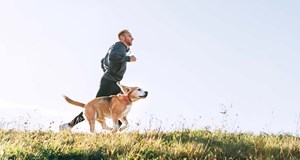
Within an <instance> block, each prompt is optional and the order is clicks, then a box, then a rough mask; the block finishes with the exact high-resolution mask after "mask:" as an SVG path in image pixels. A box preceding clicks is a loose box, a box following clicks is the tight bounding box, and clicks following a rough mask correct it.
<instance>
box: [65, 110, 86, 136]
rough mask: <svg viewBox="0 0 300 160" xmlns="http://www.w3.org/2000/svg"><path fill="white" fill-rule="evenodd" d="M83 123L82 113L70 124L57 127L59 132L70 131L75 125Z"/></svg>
mask: <svg viewBox="0 0 300 160" xmlns="http://www.w3.org/2000/svg"><path fill="white" fill-rule="evenodd" d="M82 121H84V117H83V112H81V113H80V114H79V115H78V116H76V117H75V118H74V119H73V120H72V121H71V122H69V123H65V124H62V125H60V126H59V130H60V131H63V130H71V129H72V128H73V127H74V126H75V125H76V124H78V123H80V122H82Z"/></svg>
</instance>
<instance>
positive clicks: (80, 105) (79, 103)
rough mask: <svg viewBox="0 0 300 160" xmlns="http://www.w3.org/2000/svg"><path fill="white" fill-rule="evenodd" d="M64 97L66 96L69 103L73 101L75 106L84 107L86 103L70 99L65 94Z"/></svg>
mask: <svg viewBox="0 0 300 160" xmlns="http://www.w3.org/2000/svg"><path fill="white" fill-rule="evenodd" d="M64 98H65V100H66V101H67V102H69V103H71V104H73V105H75V106H79V107H82V108H83V107H84V106H85V104H83V103H81V102H77V101H74V100H72V99H70V98H69V97H67V96H64Z"/></svg>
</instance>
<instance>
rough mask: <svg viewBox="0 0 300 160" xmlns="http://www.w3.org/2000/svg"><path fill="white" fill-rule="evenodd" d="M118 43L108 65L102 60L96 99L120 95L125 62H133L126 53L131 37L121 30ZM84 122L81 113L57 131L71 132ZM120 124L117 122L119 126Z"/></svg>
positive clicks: (108, 58)
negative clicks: (119, 83) (101, 74)
mask: <svg viewBox="0 0 300 160" xmlns="http://www.w3.org/2000/svg"><path fill="white" fill-rule="evenodd" d="M118 38H119V41H118V42H116V43H115V44H114V45H113V46H112V47H111V48H110V49H109V51H108V53H107V56H105V58H107V59H106V60H108V63H107V64H105V63H103V61H105V58H104V59H103V60H102V65H105V67H103V66H102V68H103V70H104V74H103V76H102V78H101V82H100V88H99V90H98V92H97V95H96V97H102V96H110V95H116V94H118V93H121V92H122V91H121V89H120V88H119V86H118V85H117V82H120V81H121V80H122V79H123V76H124V74H125V72H126V64H127V62H135V61H136V57H135V56H134V55H131V56H127V52H128V51H129V49H130V46H131V45H132V41H133V37H132V36H131V33H130V32H129V31H128V30H122V31H121V32H119V34H118ZM82 121H84V117H83V112H81V113H80V114H79V115H78V116H76V117H75V118H74V119H73V120H72V121H71V122H69V123H65V124H62V125H60V126H59V130H60V131H62V130H71V129H72V128H73V127H74V126H75V125H76V124H78V123H80V122H82ZM121 125H122V122H121V121H120V120H119V126H121Z"/></svg>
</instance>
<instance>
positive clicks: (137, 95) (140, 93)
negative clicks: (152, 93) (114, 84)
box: [118, 83, 148, 102]
mask: <svg viewBox="0 0 300 160" xmlns="http://www.w3.org/2000/svg"><path fill="white" fill-rule="evenodd" d="M118 86H119V87H120V88H121V91H122V92H123V94H125V95H127V96H128V97H129V98H130V99H131V101H133V102H134V101H137V100H139V99H142V98H146V97H147V96H148V92H147V91H144V90H143V89H142V88H139V87H128V86H124V85H121V84H120V83H118Z"/></svg>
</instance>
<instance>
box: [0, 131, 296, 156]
mask: <svg viewBox="0 0 300 160" xmlns="http://www.w3.org/2000/svg"><path fill="white" fill-rule="evenodd" d="M0 157H1V158H0V159H68V160H70V159H222V160H223V159H300V138H299V137H295V136H292V135H288V134H285V135H264V134H262V135H253V134H250V133H235V134H233V133H224V132H221V131H214V132H210V131H205V130H195V131H191V130H183V131H174V132H158V131H150V132H147V133H138V132H131V133H117V134H94V135H93V134H81V133H73V134H72V133H68V132H64V133H55V132H51V131H49V132H43V131H33V132H29V131H14V130H1V129H0Z"/></svg>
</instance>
